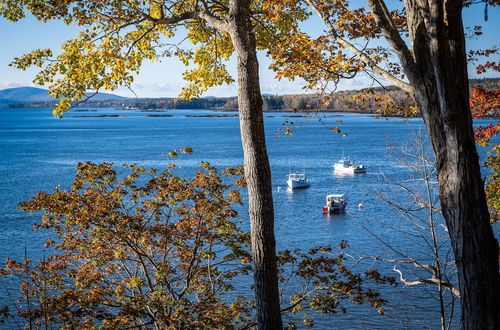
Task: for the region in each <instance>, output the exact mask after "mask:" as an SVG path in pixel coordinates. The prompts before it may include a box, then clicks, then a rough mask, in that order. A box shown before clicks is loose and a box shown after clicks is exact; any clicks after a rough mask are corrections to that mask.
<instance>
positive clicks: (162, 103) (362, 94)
mask: <svg viewBox="0 0 500 330" xmlns="http://www.w3.org/2000/svg"><path fill="white" fill-rule="evenodd" d="M478 85H479V86H481V87H482V88H484V89H485V90H493V89H499V88H500V78H484V79H470V87H471V88H472V87H474V86H478ZM263 102H264V111H301V110H308V111H325V112H330V111H331V112H337V111H343V112H367V113H380V114H382V115H403V116H412V115H418V113H417V112H416V109H415V108H413V107H412V105H413V103H412V99H411V97H410V95H408V93H406V92H405V91H403V90H401V89H399V88H398V87H395V86H385V87H374V88H365V89H357V90H347V91H339V92H334V93H330V94H322V95H319V94H291V95H265V96H263ZM54 105H55V101H53V102H27V103H16V104H9V105H8V106H7V107H8V108H50V107H53V106H54ZM75 107H78V108H82V107H83V108H85V107H87V108H117V109H125V110H129V109H130V110H133V109H141V110H153V111H161V110H170V109H209V110H221V111H237V110H238V99H237V98H236V97H205V98H199V99H193V100H183V99H178V98H127V99H115V100H93V99H89V100H88V101H86V102H84V103H80V104H75ZM408 109H410V110H408ZM412 109H413V111H412ZM487 115H488V116H495V117H496V116H499V115H500V109H499V108H496V109H493V110H492V111H490V113H488V114H487Z"/></svg>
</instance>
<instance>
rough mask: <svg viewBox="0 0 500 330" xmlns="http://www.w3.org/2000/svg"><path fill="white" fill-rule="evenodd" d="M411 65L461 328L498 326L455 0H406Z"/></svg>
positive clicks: (493, 262) (496, 282)
mask: <svg viewBox="0 0 500 330" xmlns="http://www.w3.org/2000/svg"><path fill="white" fill-rule="evenodd" d="M405 2H406V8H407V12H408V25H409V28H410V39H411V40H412V43H413V50H414V54H415V62H416V67H417V69H418V72H410V71H409V70H408V71H407V75H408V77H409V79H410V82H411V83H412V85H413V86H414V88H415V99H416V101H417V104H418V105H419V107H420V109H421V111H422V114H423V117H424V120H425V123H426V126H427V130H428V132H429V136H430V139H431V142H432V146H433V149H434V152H435V154H436V166H437V170H438V181H439V189H440V199H441V207H442V211H443V215H444V217H445V219H446V223H447V226H448V231H449V234H450V238H451V243H452V246H453V250H454V253H455V260H456V265H457V270H458V280H459V286H460V294H461V305H462V317H461V321H462V327H463V328H464V329H500V314H499V313H498V306H500V276H499V273H498V271H499V269H498V242H497V240H496V239H495V237H494V235H493V231H492V228H491V225H490V223H489V212H488V207H487V204H486V197H485V193H484V183H483V181H482V178H481V173H480V167H479V159H478V155H477V151H476V146H475V143H474V132H473V128H472V118H471V113H470V109H469V92H468V90H469V86H468V75H467V63H466V56H465V40H464V32H463V26H462V17H461V11H462V3H463V2H462V1H460V0H443V1H438V0H429V1H422V0H407V1H405Z"/></svg>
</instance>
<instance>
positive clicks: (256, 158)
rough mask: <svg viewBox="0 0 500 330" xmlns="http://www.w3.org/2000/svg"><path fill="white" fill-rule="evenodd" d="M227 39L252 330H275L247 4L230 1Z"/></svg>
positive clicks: (269, 200)
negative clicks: (243, 192)
mask: <svg viewBox="0 0 500 330" xmlns="http://www.w3.org/2000/svg"><path fill="white" fill-rule="evenodd" d="M229 26H230V28H229V33H230V35H231V39H232V41H233V45H234V48H235V50H236V57H237V62H238V108H239V114H240V130H241V141H242V144H243V152H244V159H245V178H246V182H247V187H248V199H249V213H250V224H251V238H252V253H253V262H254V282H255V296H256V297H255V301H256V305H257V327H258V329H281V328H282V321H281V313H280V303H279V291H278V275H277V264H276V247H275V246H276V243H275V239H274V207H273V196H272V185H271V170H270V166H269V160H268V157H267V150H266V139H265V133H264V119H263V113H262V96H261V92H260V86H259V63H258V61H257V51H256V44H255V35H254V33H253V26H252V23H251V20H250V0H231V1H230V22H229Z"/></svg>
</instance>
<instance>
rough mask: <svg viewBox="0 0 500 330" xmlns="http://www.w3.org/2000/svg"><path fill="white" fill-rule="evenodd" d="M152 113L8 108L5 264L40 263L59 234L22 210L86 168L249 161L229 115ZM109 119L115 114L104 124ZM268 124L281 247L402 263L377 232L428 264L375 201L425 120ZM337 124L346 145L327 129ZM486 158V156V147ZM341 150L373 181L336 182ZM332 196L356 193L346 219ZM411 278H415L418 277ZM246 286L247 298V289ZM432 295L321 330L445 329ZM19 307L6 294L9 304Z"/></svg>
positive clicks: (386, 268)
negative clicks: (330, 209)
mask: <svg viewBox="0 0 500 330" xmlns="http://www.w3.org/2000/svg"><path fill="white" fill-rule="evenodd" d="M151 114H153V113H148V112H141V111H138V110H135V111H133V110H115V109H93V110H92V112H70V113H68V114H67V115H66V116H65V118H64V119H62V120H59V119H55V118H53V117H52V116H51V111H50V109H0V210H1V212H0V264H1V265H3V263H4V260H5V258H7V257H14V258H21V257H23V256H24V253H25V252H24V251H25V249H26V251H27V253H28V256H29V257H32V258H33V259H37V258H40V257H42V255H43V244H44V241H45V238H46V237H47V235H49V234H48V233H43V232H34V231H32V230H31V227H32V225H33V223H34V222H36V220H37V216H36V215H28V214H24V213H22V212H20V211H19V210H18V209H17V204H18V203H19V202H21V201H25V200H28V199H29V198H30V197H31V196H33V195H35V194H36V193H37V192H39V191H50V190H52V189H53V187H55V186H56V185H61V186H62V187H67V186H68V185H69V184H70V182H71V179H72V178H73V175H74V174H75V169H74V167H75V165H76V164H77V163H78V162H82V161H92V162H96V163H99V162H112V163H115V164H117V165H121V164H124V163H128V164H130V163H140V164H141V165H144V166H147V167H164V166H166V164H167V163H168V160H167V159H166V157H165V154H166V153H167V152H168V151H170V150H172V149H174V148H179V147H183V146H190V147H192V148H193V149H194V151H195V152H194V154H193V155H191V156H189V157H183V158H181V159H180V160H178V161H176V163H177V164H178V173H179V174H180V175H185V176H189V175H191V174H192V173H193V172H194V170H195V168H196V166H197V164H198V163H199V162H200V161H202V160H203V161H208V162H210V163H212V164H213V165H216V166H218V167H225V166H238V165H241V164H242V162H243V154H242V149H241V140H240V135H239V122H238V118H237V117H236V116H235V117H213V115H220V114H221V113H220V112H214V111H209V110H171V111H168V112H166V113H162V114H168V115H171V116H170V117H166V116H165V117H160V116H154V117H151V116H148V115H151ZM154 114H156V115H157V114H158V113H154ZM223 114H225V115H227V114H234V113H223ZM101 115H112V116H117V117H98V116H101ZM285 120H288V121H292V122H293V123H294V124H295V125H294V128H293V135H292V136H287V135H283V134H282V132H283V128H284V126H283V125H282V124H283V122H284V121H285ZM339 121H342V122H339ZM479 123H485V121H480V122H479ZM265 124H266V135H267V144H268V152H269V158H270V163H271V169H272V178H273V189H274V203H275V209H276V223H275V229H276V239H277V245H278V248H279V249H284V248H288V249H295V248H301V249H309V248H312V247H314V246H316V245H327V244H331V245H338V244H339V243H340V242H341V241H342V240H346V241H348V243H349V245H350V248H349V250H348V252H349V253H350V254H351V255H353V256H354V257H359V256H382V257H383V256H391V255H393V254H394V253H393V252H392V251H391V249H390V248H388V246H386V245H384V244H382V243H381V242H380V241H379V240H378V239H377V238H375V237H374V236H373V235H372V234H370V233H369V232H368V230H369V231H372V232H374V233H375V234H376V235H377V236H378V237H380V238H381V239H383V240H384V241H386V242H388V243H390V244H391V245H392V246H394V247H397V248H398V249H400V250H401V251H404V252H405V253H413V255H415V256H416V257H420V258H424V259H425V258H427V255H426V254H427V252H426V251H425V249H423V248H422V247H421V246H422V243H419V242H418V240H417V239H415V240H414V239H413V238H412V237H413V236H411V235H404V234H402V233H405V232H408V231H410V230H411V228H410V226H409V225H408V223H407V222H405V221H404V220H402V219H401V217H400V216H399V215H398V214H397V212H395V211H394V210H392V209H391V208H390V207H388V206H387V204H385V203H384V202H382V201H380V200H378V199H377V198H376V196H377V194H379V193H380V192H384V191H386V192H389V188H388V186H387V185H386V184H384V183H383V182H382V178H383V176H385V177H387V178H390V179H392V180H396V181H397V180H403V179H405V178H406V177H407V175H408V171H409V169H408V168H407V167H405V166H402V165H401V164H400V163H399V162H398V161H397V159H396V158H395V157H393V156H390V155H389V154H390V153H391V152H393V151H392V150H391V149H392V147H393V146H396V145H404V144H411V143H412V141H413V139H414V136H415V134H416V133H417V132H419V131H420V132H424V133H425V127H424V126H423V124H422V122H421V120H420V119H411V120H408V121H403V120H402V119H398V118H390V119H388V120H385V119H378V120H377V119H374V118H373V117H372V116H370V115H363V114H341V113H335V114H333V113H332V114H326V115H320V116H319V118H311V117H307V118H303V117H297V114H292V113H266V114H265ZM336 126H338V127H340V129H341V130H342V132H345V133H347V137H342V135H341V134H333V133H332V132H330V131H329V128H332V127H336ZM276 135H278V136H279V137H277V136H276ZM480 152H481V153H482V154H483V156H484V153H485V150H480ZM343 154H344V155H345V156H349V157H350V158H351V159H353V160H356V161H357V162H358V163H362V164H364V165H365V166H367V167H368V173H367V174H365V175H357V176H339V175H336V174H334V173H333V171H332V162H334V161H336V160H338V159H339V158H340V157H341V156H342V155H343ZM290 170H292V171H297V170H299V171H302V170H303V171H305V172H306V173H307V175H308V178H309V180H310V181H311V187H310V188H309V189H304V190H297V191H294V192H293V193H292V192H289V191H287V190H286V182H285V181H286V175H287V173H289V171H290ZM382 175H383V176H382ZM328 193H346V194H347V195H348V196H349V207H348V210H347V213H346V214H344V215H334V216H331V217H329V216H324V215H323V214H322V213H321V207H322V206H323V204H324V197H325V195H326V194H328ZM359 203H362V204H363V205H364V207H363V208H362V209H359V208H358V207H357V205H358V204H359ZM241 216H242V221H243V225H244V226H247V227H248V220H247V217H246V215H245V213H244V212H242V213H241ZM365 264H366V263H365ZM369 265H370V266H373V267H376V268H379V269H381V270H382V271H383V272H384V273H385V274H386V275H396V274H395V273H394V272H393V271H392V270H391V269H392V266H391V265H388V264H384V263H382V262H370V263H369ZM407 275H408V277H410V278H411V275H412V274H411V273H408V274H407ZM0 290H4V288H2V287H0ZM239 290H240V291H241V292H245V291H248V290H249V288H248V287H245V288H239ZM434 292H435V288H433V287H422V286H421V287H418V288H415V287H414V288H403V287H402V285H399V286H398V287H396V288H391V289H384V291H383V293H384V298H386V299H388V300H389V305H388V307H387V311H388V312H387V314H386V315H384V316H378V315H377V313H376V312H375V311H374V310H373V309H371V308H368V307H365V306H354V305H348V306H347V307H348V310H349V312H348V314H346V315H341V314H337V315H333V316H326V317H319V318H318V319H317V321H316V325H317V328H324V329H329V328H342V329H368V328H370V329H389V328H394V329H401V328H415V329H421V328H438V327H439V314H438V312H437V308H438V304H437V302H436V301H434V300H433V298H431V297H430V293H434ZM9 299H10V298H8V297H7V296H6V295H4V294H3V292H0V305H4V304H5V303H8V302H9ZM456 318H458V316H457V317H456ZM0 326H1V325H0Z"/></svg>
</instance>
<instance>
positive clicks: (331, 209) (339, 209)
mask: <svg viewBox="0 0 500 330" xmlns="http://www.w3.org/2000/svg"><path fill="white" fill-rule="evenodd" d="M345 208H346V204H344V205H338V206H337V205H336V206H325V207H323V213H325V214H333V213H345Z"/></svg>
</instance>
